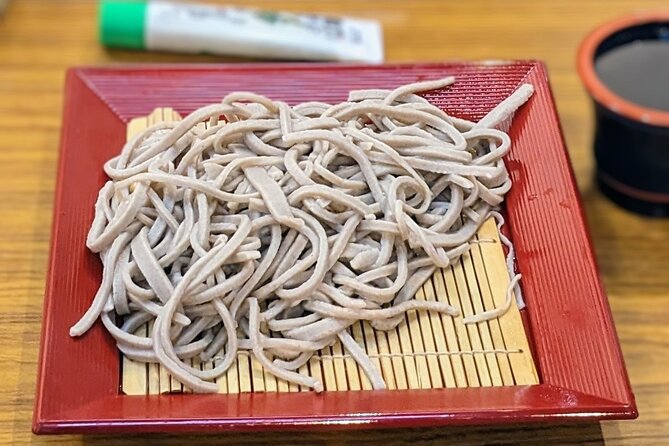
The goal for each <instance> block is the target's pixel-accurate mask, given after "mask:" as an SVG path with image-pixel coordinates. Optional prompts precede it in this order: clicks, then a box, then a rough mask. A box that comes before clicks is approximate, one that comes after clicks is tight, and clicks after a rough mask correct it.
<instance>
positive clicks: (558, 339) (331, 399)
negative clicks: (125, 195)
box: [33, 61, 637, 434]
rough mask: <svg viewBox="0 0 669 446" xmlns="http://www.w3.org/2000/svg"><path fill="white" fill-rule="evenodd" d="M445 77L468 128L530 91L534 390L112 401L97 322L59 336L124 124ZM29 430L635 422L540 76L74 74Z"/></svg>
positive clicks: (314, 70)
mask: <svg viewBox="0 0 669 446" xmlns="http://www.w3.org/2000/svg"><path fill="white" fill-rule="evenodd" d="M446 75H455V76H456V79H457V82H456V83H455V84H454V85H453V86H452V87H451V88H449V89H447V90H444V91H439V92H432V93H430V94H427V95H426V97H427V98H428V99H429V100H430V101H431V102H433V103H434V104H436V105H438V106H440V107H442V108H443V109H445V110H447V111H448V112H449V113H451V114H453V115H456V116H459V117H462V118H467V119H471V120H477V119H479V118H481V117H482V116H483V115H485V113H486V112H487V111H489V110H490V109H491V108H492V107H494V106H495V105H497V104H498V103H499V102H500V101H501V100H503V99H504V98H506V97H507V96H508V95H509V94H510V93H511V92H512V91H513V90H514V89H516V88H517V87H518V85H519V84H521V83H523V82H529V83H531V84H533V85H534V87H535V94H534V96H533V97H532V99H531V100H530V102H529V103H527V104H526V105H525V106H524V107H523V108H521V109H520V110H519V111H518V112H517V113H516V115H515V117H514V120H513V124H512V126H511V129H510V134H511V138H512V141H513V147H512V150H511V152H510V153H509V155H508V156H507V158H506V164H507V167H508V169H509V171H510V175H511V178H512V180H513V184H514V185H513V188H512V189H511V191H510V193H509V194H508V195H507V199H506V202H505V207H506V209H505V210H506V213H507V224H508V231H509V233H510V236H511V239H512V240H513V243H514V246H515V248H516V251H517V258H516V262H517V269H518V271H519V272H520V273H521V274H522V275H523V280H522V287H523V293H524V298H525V301H526V303H527V308H526V309H525V310H523V311H522V316H523V320H524V323H525V330H526V332H527V335H528V338H529V341H530V346H531V348H532V354H533V357H534V359H535V366H536V368H537V371H538V375H539V384H536V385H514V386H505V387H470V388H455V389H454V388H448V389H427V390H387V391H364V390H363V391H342V392H323V393H322V394H316V393H313V392H298V393H239V394H228V395H222V394H217V395H196V394H170V395H149V396H129V395H125V394H123V393H122V392H121V389H120V382H121V381H120V380H121V370H120V368H121V358H120V355H119V353H118V351H117V349H116V346H115V345H114V342H113V340H112V338H111V336H109V335H108V334H107V333H106V332H105V330H104V329H103V327H102V326H101V324H99V323H98V324H96V325H95V326H94V327H93V329H91V330H90V332H89V333H87V334H86V335H85V336H83V337H82V338H80V339H73V338H70V337H69V335H68V330H69V327H70V326H71V325H72V324H73V323H74V322H75V321H76V320H77V319H78V318H79V317H80V315H81V314H82V313H83V312H84V311H85V309H86V308H87V306H88V305H89V303H90V300H91V298H92V296H93V295H94V294H95V291H96V289H97V287H98V285H99V281H100V277H101V265H100V262H99V260H98V258H97V256H95V255H94V254H92V253H90V252H89V251H88V250H87V249H86V247H85V238H86V233H87V231H88V228H89V226H90V223H91V221H92V218H93V204H94V202H95V198H96V195H97V191H98V190H99V188H100V187H101V185H102V184H103V183H104V181H105V180H106V178H105V174H104V172H103V171H102V165H103V163H104V162H105V161H106V160H107V159H109V158H111V157H112V156H114V155H115V154H116V153H117V152H118V150H119V149H120V147H121V146H122V144H123V143H124V141H125V137H126V124H127V122H128V121H130V120H131V119H132V118H135V117H138V116H145V115H148V114H149V113H150V112H151V111H152V110H153V109H154V108H156V107H165V106H169V107H173V108H174V109H175V110H176V111H177V112H179V113H181V114H182V115H185V114H186V113H188V112H190V111H192V110H193V109H195V108H196V107H199V106H201V105H204V104H206V103H210V102H214V101H218V100H220V99H221V98H222V97H223V96H224V95H225V94H226V93H228V92H231V91H238V90H245V91H253V92H256V93H261V94H265V95H267V96H269V97H271V98H273V99H278V100H284V101H286V102H289V103H297V102H303V101H313V100H318V101H323V102H338V101H341V100H343V99H345V98H346V96H347V93H348V91H349V90H352V89H361V88H393V87H396V86H399V85H402V84H405V83H409V82H414V81H419V80H426V79H433V78H437V77H443V76H446ZM38 373H39V377H38V384H37V395H36V402H35V410H34V422H33V430H34V431H35V432H36V433H40V434H41V433H66V432H68V433H69V432H80V433H92V432H96V433H103V432H104V433H111V432H220V431H230V430H261V429H263V430H268V429H289V430H296V429H297V430H299V429H332V428H373V427H402V426H414V427H415V426H427V425H455V424H483V423H485V424H490V423H512V422H531V421H544V422H548V421H551V422H557V421H561V422H562V421H566V420H585V419H588V420H600V419H621V418H634V417H636V416H637V411H636V406H635V403H634V397H633V395H632V392H631V388H630V384H629V381H628V378H627V373H626V371H625V367H624V363H623V359H622V355H621V351H620V346H619V343H618V339H617V336H616V333H615V328H614V326H613V321H612V317H611V312H610V308H609V304H608V301H607V298H606V295H605V294H604V291H603V289H602V285H601V281H600V279H599V275H598V271H597V267H596V264H595V259H594V255H593V251H592V246H591V242H590V238H589V236H588V232H587V229H586V226H585V220H584V214H583V211H582V208H581V204H580V201H579V196H578V192H577V189H576V184H575V181H574V176H573V172H572V170H571V166H570V163H569V158H568V155H567V152H566V149H565V146H564V141H563V138H562V135H561V132H560V125H559V121H558V117H557V113H556V111H555V106H554V103H553V99H552V95H551V91H550V87H549V85H548V79H547V76H546V69H545V67H544V66H543V64H541V63H539V62H533V61H518V62H504V63H501V62H500V63H438V64H414V65H384V66H363V65H333V64H325V65H314V64H308V65H307V64H289V65H286V64H270V65H250V64H247V65H195V66H194V65H180V66H164V65H163V66H160V65H159V66H128V67H114V68H75V69H72V70H70V71H69V72H68V76H67V83H66V91H65V110H64V117H63V128H62V141H61V151H60V161H59V167H58V182H57V188H56V195H55V206H54V220H53V234H52V243H51V257H50V263H49V272H48V278H47V284H46V293H45V300H44V320H43V326H42V339H41V352H40V362H39V371H38Z"/></svg>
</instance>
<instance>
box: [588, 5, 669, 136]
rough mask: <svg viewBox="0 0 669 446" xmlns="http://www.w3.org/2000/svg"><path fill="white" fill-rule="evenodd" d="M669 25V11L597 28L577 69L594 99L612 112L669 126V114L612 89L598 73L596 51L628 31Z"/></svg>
mask: <svg viewBox="0 0 669 446" xmlns="http://www.w3.org/2000/svg"><path fill="white" fill-rule="evenodd" d="M665 21H666V22H667V23H668V24H669V10H661V11H639V12H634V13H632V14H628V15H625V16H622V17H618V18H616V19H613V20H611V21H608V22H606V23H603V24H601V25H599V26H597V27H596V28H595V29H593V30H592V31H591V32H590V33H589V34H588V35H587V36H586V37H585V39H584V40H583V41H582V42H581V45H580V47H579V49H578V53H577V59H576V64H577V70H578V74H579V76H580V77H581V81H582V82H583V84H584V85H585V88H586V90H587V91H588V93H589V94H590V96H591V97H592V99H593V100H595V101H596V102H597V103H599V104H601V105H602V106H604V107H606V108H607V109H609V110H610V111H611V112H613V113H615V114H617V115H621V116H623V117H625V118H628V119H632V120H634V121H637V122H640V123H643V124H650V125H655V126H661V127H667V126H669V112H667V111H663V110H659V109H656V108H651V107H644V106H642V105H639V104H636V103H634V102H632V101H630V100H627V99H625V98H623V97H622V96H620V95H618V94H616V93H615V92H613V91H612V90H611V89H609V88H608V87H607V86H606V85H605V84H604V83H603V82H602V81H601V80H600V79H599V76H598V75H597V72H596V71H595V64H594V62H595V52H596V51H597V48H598V47H599V46H600V45H601V44H602V42H604V40H605V39H607V38H608V37H610V36H612V35H613V34H615V33H617V32H619V31H622V30H624V29H626V28H631V27H633V26H637V25H644V24H648V23H655V22H665Z"/></svg>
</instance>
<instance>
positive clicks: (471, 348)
mask: <svg viewBox="0 0 669 446" xmlns="http://www.w3.org/2000/svg"><path fill="white" fill-rule="evenodd" d="M174 119H180V117H179V115H178V114H177V113H176V112H174V111H173V110H172V109H169V108H160V109H156V110H154V111H153V112H152V113H151V114H150V115H149V116H147V117H145V118H137V119H133V120H132V121H130V123H129V124H128V135H127V136H128V138H130V137H132V136H133V135H135V134H136V133H138V132H139V131H141V130H143V129H145V128H146V127H147V126H149V125H152V124H155V123H157V122H160V121H163V120H174ZM477 239H478V240H479V241H480V243H475V244H473V246H472V249H471V250H470V252H469V253H467V254H465V255H463V256H462V257H461V258H460V260H459V261H458V262H457V263H456V264H455V265H453V266H451V267H449V268H446V269H442V270H439V271H437V272H435V274H434V275H433V276H432V278H431V279H430V280H429V281H428V282H426V283H425V284H424V285H423V287H422V289H421V290H419V291H418V293H417V294H416V299H425V300H438V301H443V302H449V303H450V304H452V305H454V306H456V307H458V308H459V309H460V311H461V313H462V314H463V315H464V316H467V315H471V314H476V313H480V312H482V311H485V310H490V309H492V308H496V307H498V306H500V305H502V304H503V303H504V300H505V294H506V290H507V287H508V285H509V275H508V272H507V269H506V263H505V256H504V251H503V248H502V245H501V243H500V240H499V234H498V232H497V227H496V225H495V222H494V220H492V219H490V220H488V221H487V222H486V223H484V225H483V226H482V227H481V229H480V230H479V232H478V234H477ZM150 329H151V327H149V326H148V325H147V326H144V327H141V328H140V329H139V330H138V331H139V332H138V333H137V334H141V335H146V334H148V333H149V330H150ZM350 332H351V334H352V336H353V337H354V338H355V339H356V341H357V342H358V343H359V344H360V345H361V346H363V348H364V350H365V351H366V352H367V354H368V355H369V356H370V358H371V359H372V361H373V362H374V363H375V365H376V366H377V367H378V368H379V369H380V370H381V372H382V374H383V377H384V379H385V381H386V385H387V386H388V388H389V389H431V388H443V387H480V386H510V385H524V384H537V383H538V382H539V379H538V376H537V372H536V369H535V367H534V362H533V360H532V356H531V353H530V349H529V346H528V341H527V337H526V335H525V329H524V327H523V322H522V320H521V317H520V313H519V311H518V309H517V307H516V306H515V305H512V307H511V309H510V310H509V311H508V312H507V313H506V314H504V315H503V316H502V317H500V318H498V319H496V320H492V321H488V322H482V323H479V324H470V325H464V324H463V323H462V317H457V318H452V317H450V316H447V315H442V314H437V313H431V312H427V311H412V312H409V313H407V314H406V316H405V322H404V323H402V324H400V325H399V326H398V327H397V328H396V329H394V330H390V331H388V332H383V331H376V330H374V329H373V328H372V327H371V326H370V325H369V324H368V323H366V322H365V323H363V322H359V323H356V324H355V325H354V326H353V327H352V328H351V329H350ZM122 361H123V364H122V382H121V387H122V390H123V392H124V393H125V394H127V395H146V394H159V393H168V392H189V391H190V390H189V389H188V388H185V387H184V386H183V385H181V384H180V383H179V382H178V381H176V380H175V379H174V378H172V377H171V376H170V374H169V373H168V372H167V371H166V370H165V369H164V368H163V367H161V366H160V365H158V364H144V363H138V362H135V361H131V360H129V359H127V358H125V357H124V358H123V359H122ZM191 364H192V365H193V366H195V367H200V368H201V369H210V368H212V367H213V366H214V365H215V364H214V363H213V362H212V361H209V362H200V361H199V360H198V359H193V360H192V363H191ZM298 371H299V372H300V373H303V374H309V375H312V376H314V377H315V378H317V379H320V380H321V381H322V382H323V385H324V387H325V390H326V391H335V390H337V391H341V390H367V389H371V385H370V383H369V380H368V379H367V377H366V376H365V374H364V373H363V372H362V370H360V369H359V368H358V366H357V364H356V363H355V361H354V360H353V359H352V358H351V357H350V356H348V355H347V354H345V352H344V350H343V349H342V346H341V345H340V344H339V342H337V343H336V344H335V345H333V346H332V347H327V348H324V349H323V350H321V351H320V352H318V354H317V355H315V356H314V357H313V358H312V359H311V360H310V361H309V363H307V364H306V365H304V366H302V367H301V368H300V369H299V370H298ZM216 383H217V384H218V389H219V393H240V392H301V391H310V389H307V388H302V387H301V386H298V385H295V384H292V383H287V382H285V381H283V380H281V379H277V378H275V377H274V376H273V375H271V374H269V373H267V372H264V371H263V369H262V367H261V365H260V363H259V362H258V361H257V360H256V359H255V358H253V357H252V356H250V355H249V354H248V353H247V352H245V351H240V352H239V354H238V356H237V361H236V362H234V363H233V365H232V367H230V369H229V370H228V372H227V373H226V374H225V375H224V376H221V377H220V378H218V379H217V380H216Z"/></svg>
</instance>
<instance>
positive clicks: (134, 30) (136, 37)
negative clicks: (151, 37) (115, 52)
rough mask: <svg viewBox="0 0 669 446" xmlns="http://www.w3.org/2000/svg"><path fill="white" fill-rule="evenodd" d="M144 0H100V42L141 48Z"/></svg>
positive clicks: (114, 45)
mask: <svg viewBox="0 0 669 446" xmlns="http://www.w3.org/2000/svg"><path fill="white" fill-rule="evenodd" d="M146 8H147V3H146V2H145V1H122V0H102V1H101V2H100V17H99V20H100V42H102V44H103V45H106V46H113V47H122V48H132V49H143V48H144V23H145V18H146Z"/></svg>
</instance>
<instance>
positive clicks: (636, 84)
mask: <svg viewBox="0 0 669 446" xmlns="http://www.w3.org/2000/svg"><path fill="white" fill-rule="evenodd" d="M595 69H596V70H597V75H598V76H599V78H600V79H601V81H602V82H603V83H604V84H605V85H606V86H607V87H608V88H609V89H611V90H612V91H613V92H614V93H616V94H618V95H619V96H622V97H623V98H625V99H627V100H629V101H631V102H634V103H636V104H639V105H642V106H645V107H650V108H655V109H659V110H664V111H669V41H662V40H640V41H637V42H632V43H628V44H626V45H622V46H619V47H617V48H613V49H612V50H610V51H607V52H606V53H604V54H602V55H601V56H599V57H598V58H597V60H596V61H595Z"/></svg>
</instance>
